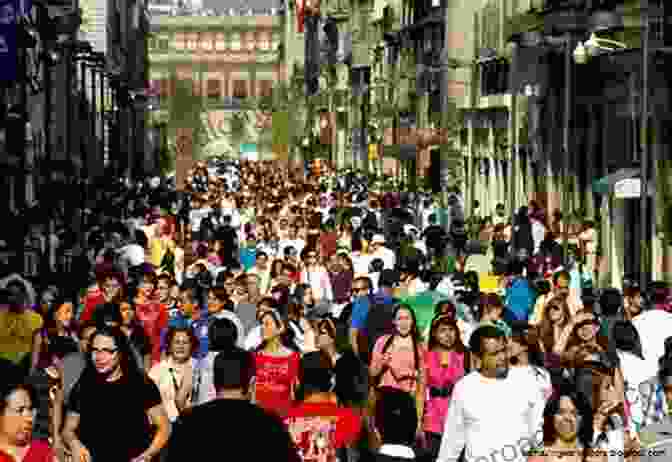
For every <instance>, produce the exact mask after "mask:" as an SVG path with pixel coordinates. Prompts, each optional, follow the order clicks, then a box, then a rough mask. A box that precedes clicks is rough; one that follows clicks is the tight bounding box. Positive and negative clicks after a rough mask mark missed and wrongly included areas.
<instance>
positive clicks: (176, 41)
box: [173, 34, 186, 50]
mask: <svg viewBox="0 0 672 462" xmlns="http://www.w3.org/2000/svg"><path fill="white" fill-rule="evenodd" d="M185 41H186V38H185V36H184V34H175V36H174V37H173V48H175V49H176V50H184V49H185V48H186V44H185Z"/></svg>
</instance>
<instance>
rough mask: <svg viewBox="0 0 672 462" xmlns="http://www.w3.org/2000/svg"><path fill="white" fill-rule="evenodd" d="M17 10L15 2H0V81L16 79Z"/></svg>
mask: <svg viewBox="0 0 672 462" xmlns="http://www.w3.org/2000/svg"><path fill="white" fill-rule="evenodd" d="M17 9H18V4H17V1H16V0H9V1H4V2H0V81H2V82H14V81H16V79H17V67H18V59H17V51H16V38H17V20H16V18H17Z"/></svg>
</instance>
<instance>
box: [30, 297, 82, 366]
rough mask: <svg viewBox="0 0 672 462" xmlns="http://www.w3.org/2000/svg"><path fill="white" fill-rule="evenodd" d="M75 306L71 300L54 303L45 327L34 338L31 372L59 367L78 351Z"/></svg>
mask: <svg viewBox="0 0 672 462" xmlns="http://www.w3.org/2000/svg"><path fill="white" fill-rule="evenodd" d="M76 332H77V329H76V327H75V325H74V305H73V303H72V302H71V301H70V300H67V299H65V298H59V299H57V300H55V301H54V303H53V304H52V305H51V307H50V308H49V310H48V311H47V313H46V314H45V317H44V326H43V327H42V329H40V330H38V331H37V332H35V335H34V336H33V352H32V363H31V372H35V371H36V370H37V369H46V368H48V367H50V366H58V362H59V360H61V359H63V358H64V357H65V355H67V354H68V353H72V352H75V351H77V350H78V347H77V334H76Z"/></svg>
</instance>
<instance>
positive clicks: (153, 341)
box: [133, 271, 168, 366]
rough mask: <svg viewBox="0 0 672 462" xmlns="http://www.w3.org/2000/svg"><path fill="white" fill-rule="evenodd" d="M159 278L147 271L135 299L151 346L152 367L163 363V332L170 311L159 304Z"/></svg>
mask: <svg viewBox="0 0 672 462" xmlns="http://www.w3.org/2000/svg"><path fill="white" fill-rule="evenodd" d="M157 284H158V278H157V276H156V273H154V272H153V271H147V272H146V273H145V274H144V275H143V277H142V282H141V283H140V286H139V287H138V292H137V295H136V296H135V297H134V299H133V304H134V305H135V316H136V317H137V319H138V321H140V324H142V327H143V329H144V331H145V335H146V336H147V338H148V339H149V343H150V345H151V358H152V363H151V366H154V365H156V364H158V363H159V362H160V361H161V331H163V329H165V328H166V327H168V309H167V308H166V306H165V305H164V304H163V303H159V300H158V297H157V292H156V286H157Z"/></svg>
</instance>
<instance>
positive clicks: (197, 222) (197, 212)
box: [189, 207, 212, 231]
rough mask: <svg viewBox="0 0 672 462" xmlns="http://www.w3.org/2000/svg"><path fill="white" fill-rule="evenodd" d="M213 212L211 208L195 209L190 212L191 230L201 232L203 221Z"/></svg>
mask: <svg viewBox="0 0 672 462" xmlns="http://www.w3.org/2000/svg"><path fill="white" fill-rule="evenodd" d="M211 212H212V209H211V208H210V207H206V208H202V209H194V210H192V211H191V212H189V223H190V224H191V230H192V231H200V230H201V221H203V219H204V218H206V217H207V216H208V215H210V213H211Z"/></svg>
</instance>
